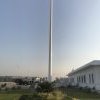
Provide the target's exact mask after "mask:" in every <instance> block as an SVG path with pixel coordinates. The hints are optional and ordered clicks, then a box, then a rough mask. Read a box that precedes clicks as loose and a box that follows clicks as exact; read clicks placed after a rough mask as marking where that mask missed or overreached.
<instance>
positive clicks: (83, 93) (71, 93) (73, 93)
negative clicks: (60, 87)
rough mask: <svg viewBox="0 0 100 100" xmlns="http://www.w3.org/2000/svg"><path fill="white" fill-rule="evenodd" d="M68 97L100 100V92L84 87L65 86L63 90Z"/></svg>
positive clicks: (81, 99) (80, 99)
mask: <svg viewBox="0 0 100 100" xmlns="http://www.w3.org/2000/svg"><path fill="white" fill-rule="evenodd" d="M63 92H64V94H67V96H68V97H72V98H77V99H79V100H100V94H99V93H97V92H90V91H88V90H84V89H78V88H67V89H66V90H65V91H63Z"/></svg>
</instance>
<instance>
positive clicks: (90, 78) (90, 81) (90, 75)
mask: <svg viewBox="0 0 100 100" xmlns="http://www.w3.org/2000/svg"><path fill="white" fill-rule="evenodd" d="M89 83H91V75H90V74H89Z"/></svg>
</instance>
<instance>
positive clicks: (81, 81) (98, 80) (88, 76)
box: [68, 66, 100, 90]
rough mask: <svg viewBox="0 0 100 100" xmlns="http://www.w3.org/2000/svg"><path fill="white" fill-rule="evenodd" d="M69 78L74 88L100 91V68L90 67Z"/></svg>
mask: <svg viewBox="0 0 100 100" xmlns="http://www.w3.org/2000/svg"><path fill="white" fill-rule="evenodd" d="M68 77H69V84H70V85H72V86H79V87H89V88H95V89H96V90H100V66H90V67H89V68H87V69H83V70H81V71H78V72H76V73H74V74H72V75H70V76H68ZM84 77H85V78H84Z"/></svg>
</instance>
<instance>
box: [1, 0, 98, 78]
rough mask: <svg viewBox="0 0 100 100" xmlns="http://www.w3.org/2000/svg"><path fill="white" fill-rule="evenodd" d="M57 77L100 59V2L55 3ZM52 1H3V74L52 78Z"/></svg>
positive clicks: (65, 0)
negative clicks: (50, 70) (50, 66)
mask: <svg viewBox="0 0 100 100" xmlns="http://www.w3.org/2000/svg"><path fill="white" fill-rule="evenodd" d="M53 1H54V5H53V6H54V7H53V8H54V9H53V58H52V60H53V66H52V67H53V77H65V76H66V74H67V73H68V72H70V71H71V70H72V69H76V68H78V67H80V66H82V65H84V64H86V63H88V62H90V61H92V60H99V59H100V45H99V43H100V0H53ZM48 30H49V0H0V75H11V76H13V75H14V76H47V75H48V37H49V35H48Z"/></svg>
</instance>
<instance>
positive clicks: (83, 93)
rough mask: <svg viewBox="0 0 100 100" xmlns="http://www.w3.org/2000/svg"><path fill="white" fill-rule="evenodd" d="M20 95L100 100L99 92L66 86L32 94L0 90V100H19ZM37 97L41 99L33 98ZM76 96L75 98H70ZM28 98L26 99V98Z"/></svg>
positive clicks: (45, 99) (42, 97)
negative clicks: (59, 89) (62, 88)
mask: <svg viewBox="0 0 100 100" xmlns="http://www.w3.org/2000/svg"><path fill="white" fill-rule="evenodd" d="M22 95H26V96H28V98H29V97H30V98H33V99H29V100H77V99H78V100H100V94H98V93H96V92H94V93H92V92H89V91H87V90H80V89H77V88H67V89H65V90H63V91H62V92H61V91H54V92H51V93H37V94H34V93H32V91H29V90H12V91H1V92H0V100H19V98H20V97H21V96H22ZM36 97H39V98H41V99H35V98H36ZM72 98H77V99H72ZM26 100H28V99H26Z"/></svg>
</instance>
